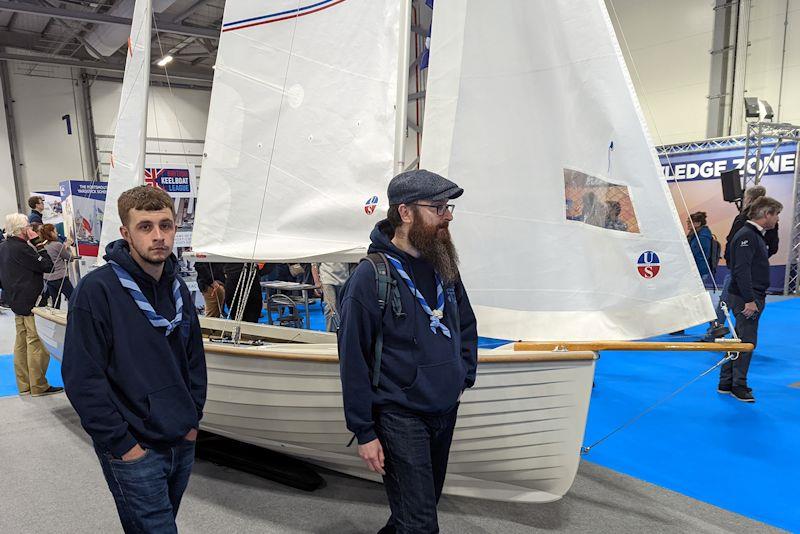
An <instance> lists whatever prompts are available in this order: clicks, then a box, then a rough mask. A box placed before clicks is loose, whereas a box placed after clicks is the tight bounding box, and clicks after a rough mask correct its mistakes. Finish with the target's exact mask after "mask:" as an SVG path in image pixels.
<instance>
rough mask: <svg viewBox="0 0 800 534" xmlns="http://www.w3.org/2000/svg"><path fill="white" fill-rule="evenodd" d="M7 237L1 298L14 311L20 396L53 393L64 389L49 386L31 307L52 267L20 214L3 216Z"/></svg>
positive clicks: (0, 260) (0, 249) (0, 247)
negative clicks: (4, 217) (46, 274)
mask: <svg viewBox="0 0 800 534" xmlns="http://www.w3.org/2000/svg"><path fill="white" fill-rule="evenodd" d="M6 230H7V232H8V233H7V235H6V237H7V239H6V240H5V241H4V242H3V243H2V244H0V279H2V281H3V288H4V289H3V298H4V299H5V301H6V302H7V303H8V305H9V307H10V308H11V311H13V312H14V324H15V326H16V330H17V337H16V341H15V342H14V373H15V374H16V378H17V389H18V391H19V394H20V395H32V396H34V397H39V396H42V395H52V394H53V393H60V392H61V391H62V390H63V389H64V388H60V387H55V386H51V385H50V384H49V383H48V382H47V378H46V376H45V375H46V373H47V368H48V366H49V365H50V354H48V353H47V350H45V348H44V345H42V341H41V340H40V339H39V334H37V333H36V323H35V321H34V317H33V314H32V313H31V310H32V309H33V307H34V305H35V304H36V300H37V299H38V298H39V296H40V295H41V293H42V286H43V285H44V282H43V281H42V275H44V274H45V273H49V272H50V271H51V270H52V269H53V262H52V260H50V255H49V254H48V253H47V251H46V250H45V249H44V246H43V243H42V242H41V239H40V238H39V236H38V235H37V234H36V232H34V231H33V230H32V229H31V225H30V223H28V218H27V217H26V216H25V215H23V214H21V213H12V214H10V215H8V216H7V217H6Z"/></svg>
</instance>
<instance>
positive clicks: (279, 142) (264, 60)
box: [192, 0, 400, 262]
mask: <svg viewBox="0 0 800 534" xmlns="http://www.w3.org/2000/svg"><path fill="white" fill-rule="evenodd" d="M399 18H400V2H398V1H396V0H327V1H319V0H317V1H313V0H303V1H298V0H281V1H275V2H269V3H261V2H227V3H226V6H225V14H224V17H223V26H222V35H221V39H220V44H219V51H218V54H217V62H216V65H215V74H214V90H213V93H212V96H211V106H210V110H209V117H208V129H207V132H206V140H205V158H204V160H203V177H202V181H201V186H200V190H199V196H198V207H197V215H196V219H195V225H194V232H193V235H192V248H193V250H194V252H195V253H196V254H197V256H198V257H204V256H205V257H207V258H209V259H212V260H213V259H226V258H227V259H232V260H236V259H238V260H245V261H246V260H260V261H264V260H269V261H277V262H279V261H288V260H305V261H324V260H329V259H336V260H339V261H341V260H346V259H351V260H353V261H357V258H359V257H361V256H363V255H364V254H365V252H366V245H367V242H368V239H367V238H368V235H369V231H370V229H371V228H372V226H373V225H374V224H375V222H376V220H377V218H378V216H379V215H378V214H379V213H384V212H385V210H386V207H387V204H386V199H385V196H384V195H385V191H386V185H387V184H388V182H389V180H390V179H391V177H392V165H393V148H394V145H395V135H394V123H395V114H396V110H395V100H396V86H397V65H398V43H399V39H400V36H399V27H400V23H399Z"/></svg>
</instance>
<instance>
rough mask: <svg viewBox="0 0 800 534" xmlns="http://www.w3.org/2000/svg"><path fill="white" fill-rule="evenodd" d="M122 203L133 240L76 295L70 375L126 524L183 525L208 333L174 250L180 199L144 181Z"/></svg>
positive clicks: (138, 527)
mask: <svg viewBox="0 0 800 534" xmlns="http://www.w3.org/2000/svg"><path fill="white" fill-rule="evenodd" d="M117 206H118V209H119V214H120V219H121V220H122V226H121V227H120V233H121V234H122V237H123V239H120V240H117V241H114V242H112V243H109V244H108V246H107V247H106V255H105V259H106V261H108V263H107V264H106V265H104V266H103V267H100V268H98V269H95V270H94V271H92V272H91V273H89V274H88V275H87V276H86V277H84V278H83V280H81V282H80V283H79V284H78V287H77V288H76V289H75V293H73V298H72V301H70V303H69V304H70V306H69V318H68V320H67V336H66V343H65V348H64V361H63V367H62V374H63V376H64V384H65V386H66V391H67V397H69V400H70V402H71V403H72V405H73V406H74V408H75V411H77V412H78V415H80V417H81V424H82V425H83V428H84V429H85V430H86V432H87V433H88V434H89V436H91V438H92V441H93V443H94V448H95V452H96V454H97V457H98V459H99V460H100V465H101V466H102V469H103V474H104V475H105V477H106V481H107V482H108V487H109V489H110V490H111V493H112V495H113V496H114V500H115V501H116V504H117V512H118V513H119V517H120V521H121V522H122V527H123V529H124V530H125V532H176V531H177V529H176V526H175V516H176V515H177V513H178V506H179V505H180V502H181V497H182V495H183V492H184V490H185V489H186V485H187V484H188V482H189V474H190V472H191V470H192V465H193V463H194V441H195V439H196V437H197V429H198V425H199V422H200V419H201V417H202V415H203V405H204V404H205V400H206V363H205V354H204V352H203V340H202V337H201V333H200V324H199V322H198V320H197V313H196V311H195V308H194V303H193V301H192V298H191V295H190V293H189V290H188V288H187V287H186V284H185V283H184V282H183V280H181V279H180V277H179V276H178V270H177V260H176V259H175V256H174V255H172V245H173V241H174V238H175V212H174V208H173V204H172V199H171V198H170V197H169V195H167V194H166V193H165V192H164V191H162V190H160V189H157V188H154V187H149V186H140V187H134V188H133V189H130V190H128V191H125V192H124V193H123V194H122V195H120V197H119V201H118V203H117Z"/></svg>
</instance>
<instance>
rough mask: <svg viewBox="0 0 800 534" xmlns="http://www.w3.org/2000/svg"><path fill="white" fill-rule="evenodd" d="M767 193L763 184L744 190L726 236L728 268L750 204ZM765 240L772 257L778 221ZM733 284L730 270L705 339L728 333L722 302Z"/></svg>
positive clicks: (776, 243) (775, 247)
mask: <svg viewBox="0 0 800 534" xmlns="http://www.w3.org/2000/svg"><path fill="white" fill-rule="evenodd" d="M766 194H767V189H766V188H765V187H764V186H763V185H754V186H752V187H748V188H747V190H746V191H745V192H744V199H743V202H742V211H741V213H739V215H737V216H736V217H735V218H734V219H733V223H731V229H730V231H729V232H728V236H727V237H726V238H725V253H724V255H723V257H724V258H725V265H727V266H728V270H729V271H730V269H731V255H730V251H731V241H732V240H733V236H735V235H736V232H738V231H739V230H740V229H741V228H742V226H744V225H745V223H747V219H748V217H747V215H748V213H749V211H750V205H751V204H752V203H753V202H755V200H756V199H759V198H761V197H763V196H765V195H766ZM764 240H765V241H766V242H767V249H768V250H769V256H770V257H772V256H774V255H775V253H776V252H778V244H779V242H780V239H779V237H778V223H775V228H771V229H769V230H767V231H766V232H764ZM730 285H731V273H730V272H729V273H728V274H727V275H726V276H725V280H724V282H723V283H722V288H721V289H720V295H719V302H718V303H717V309H716V312H717V320H716V321H714V323H713V324H712V325H711V327H710V328H709V329H708V331H707V332H706V335H705V337H704V338H703V341H714V339H716V338H718V337H723V336H725V335H726V334H728V332H729V330H728V328H727V327H726V326H725V312H724V311H723V310H722V303H723V302H724V303H725V304H728V289H729V288H730Z"/></svg>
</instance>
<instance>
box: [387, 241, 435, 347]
mask: <svg viewBox="0 0 800 534" xmlns="http://www.w3.org/2000/svg"><path fill="white" fill-rule="evenodd" d="M386 258H387V259H388V260H389V261H390V262H392V265H394V268H395V269H397V272H398V273H399V274H400V278H402V279H403V280H405V282H406V285H407V286H408V289H409V290H410V291H411V294H412V295H414V296H415V297H417V302H419V305H420V306H422V309H423V310H424V311H425V313H427V314H428V317H429V318H430V320H431V324H430V326H431V332H433V333H434V334H435V333H436V329H437V328H438V329H440V330H441V331H442V334H444V335H445V337H448V338H449V337H450V330H449V329H448V328H447V327H446V326H445V325H444V324H443V323H442V322H441V319H442V318H443V317H444V289H443V288H442V279H441V278H439V273H437V272H435V271H434V276H435V277H436V309H435V310H431V307H430V306H428V303H427V302H426V301H425V297H423V296H422V293H420V292H419V290H418V289H417V287H416V286H415V285H414V282H413V281H412V280H411V277H410V276H408V273H406V271H405V269H403V264H402V263H400V261H399V260H397V259H396V258H393V257H392V256H389V255H388V254H387V255H386Z"/></svg>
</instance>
